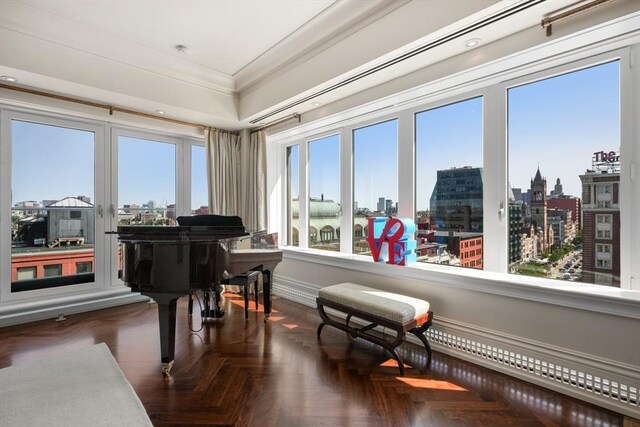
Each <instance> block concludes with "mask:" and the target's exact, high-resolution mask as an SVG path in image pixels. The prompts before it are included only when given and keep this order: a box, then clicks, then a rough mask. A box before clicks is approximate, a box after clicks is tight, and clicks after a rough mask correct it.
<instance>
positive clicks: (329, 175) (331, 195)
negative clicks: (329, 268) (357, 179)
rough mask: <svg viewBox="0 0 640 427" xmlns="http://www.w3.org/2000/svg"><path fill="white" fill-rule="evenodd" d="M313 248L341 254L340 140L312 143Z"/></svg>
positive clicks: (311, 204)
mask: <svg viewBox="0 0 640 427" xmlns="http://www.w3.org/2000/svg"><path fill="white" fill-rule="evenodd" d="M308 165H309V247H310V248H315V249H325V250H329V251H336V252H340V203H339V202H340V138H339V137H338V135H333V136H328V137H326V138H322V139H318V140H315V141H311V142H309V163H308Z"/></svg>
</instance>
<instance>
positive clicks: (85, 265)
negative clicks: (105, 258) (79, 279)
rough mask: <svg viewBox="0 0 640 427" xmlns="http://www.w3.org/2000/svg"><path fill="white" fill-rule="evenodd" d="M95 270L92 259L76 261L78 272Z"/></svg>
mask: <svg viewBox="0 0 640 427" xmlns="http://www.w3.org/2000/svg"><path fill="white" fill-rule="evenodd" d="M92 271H93V263H92V262H91V261H83V262H76V273H78V274H80V273H91V272H92Z"/></svg>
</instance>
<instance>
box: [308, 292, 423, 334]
mask: <svg viewBox="0 0 640 427" xmlns="http://www.w3.org/2000/svg"><path fill="white" fill-rule="evenodd" d="M318 296H319V297H320V298H323V299H325V300H328V301H333V302H336V303H338V304H341V305H344V306H347V307H351V308H353V309H356V310H359V311H362V312H365V313H370V314H372V315H374V316H377V317H381V318H383V319H387V320H389V321H392V322H397V323H402V324H405V323H408V322H410V321H412V320H414V319H419V321H420V320H422V319H425V318H426V316H428V312H429V302H427V301H424V300H421V299H418V298H413V297H408V296H405V295H401V294H394V293H392V292H386V291H381V290H378V289H374V288H369V287H367V286H362V285H357V284H355V283H340V284H337V285H331V286H327V287H324V288H322V289H320V291H319V293H318Z"/></svg>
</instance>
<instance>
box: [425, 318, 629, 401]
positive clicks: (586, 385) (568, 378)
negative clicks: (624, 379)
mask: <svg viewBox="0 0 640 427" xmlns="http://www.w3.org/2000/svg"><path fill="white" fill-rule="evenodd" d="M427 337H428V338H429V341H431V342H434V343H437V344H440V345H442V346H445V347H448V348H451V349H455V350H457V351H460V352H464V353H467V354H470V355H473V356H475V357H477V358H482V359H485V360H488V361H490V362H492V363H496V364H500V365H504V366H508V367H510V368H513V369H518V370H521V371H524V372H526V373H527V374H529V375H535V376H536V377H540V378H544V379H546V380H548V381H554V382H557V383H562V384H563V385H565V386H567V387H574V388H577V389H580V390H584V391H587V392H590V393H593V394H594V395H599V396H602V397H605V398H608V399H611V400H614V401H617V402H620V403H624V404H627V405H631V406H634V407H638V406H640V404H639V402H638V387H634V386H630V385H628V384H620V383H619V382H617V381H612V380H609V379H607V378H602V377H600V376H597V375H592V374H589V373H586V372H582V371H579V370H576V369H571V368H569V367H566V366H560V365H558V364H553V363H549V362H546V361H544V360H540V359H538V358H534V357H529V356H525V355H522V354H519V353H516V352H513V351H508V350H504V349H501V348H498V347H494V346H491V345H487V344H483V343H480V342H477V341H474V340H470V339H467V338H463V337H459V336H456V335H452V334H449V333H446V332H443V331H439V330H438V329H435V328H431V329H429V330H428V331H427Z"/></svg>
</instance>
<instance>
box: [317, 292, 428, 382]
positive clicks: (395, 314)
mask: <svg viewBox="0 0 640 427" xmlns="http://www.w3.org/2000/svg"><path fill="white" fill-rule="evenodd" d="M316 303H317V305H318V312H319V313H320V318H321V319H322V322H321V323H320V325H318V331H317V333H318V339H319V338H320V333H321V332H322V328H323V327H324V326H325V325H330V326H333V327H334V328H337V329H340V330H342V331H345V332H346V333H347V334H348V335H349V336H351V337H352V338H362V339H364V340H366V341H369V342H372V343H374V344H377V345H380V346H382V347H383V348H384V349H385V350H387V351H388V352H389V353H390V354H391V356H393V358H394V359H395V360H396V361H397V362H398V368H399V369H400V375H404V364H403V362H402V359H401V358H400V356H399V355H398V353H397V352H396V350H395V348H396V347H397V346H399V345H400V344H402V343H403V342H404V341H405V335H406V333H407V332H409V333H411V334H413V335H415V336H416V337H418V339H419V340H420V341H421V342H422V344H423V345H424V347H425V349H426V350H427V363H426V365H427V367H428V366H429V365H430V363H431V346H430V345H429V342H428V341H427V338H426V337H425V335H424V333H425V332H426V331H427V329H429V327H430V326H431V322H432V320H433V312H432V311H430V310H429V302H427V301H425V300H421V299H418V298H412V297H408V296H405V295H401V294H394V293H391V292H386V291H381V290H379V289H374V288H369V287H366V286H362V285H357V284H355V283H340V284H337V285H332V286H327V287H324V288H322V289H320V291H319V292H318V298H317V299H316ZM325 307H329V308H331V309H333V310H337V311H340V312H342V313H345V314H346V315H347V316H346V319H338V318H337V317H336V316H333V317H329V316H328V315H327V313H326V311H325ZM352 317H357V318H359V319H362V320H364V321H366V322H369V324H367V325H365V326H362V327H357V326H352V325H350V324H349V321H350V320H351V318H352ZM378 326H383V327H384V328H386V329H390V330H392V331H395V335H396V336H395V337H393V336H386V337H385V336H383V337H380V336H378V335H377V334H376V335H374V334H372V333H370V332H369V331H370V330H371V329H374V328H376V327H378Z"/></svg>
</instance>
